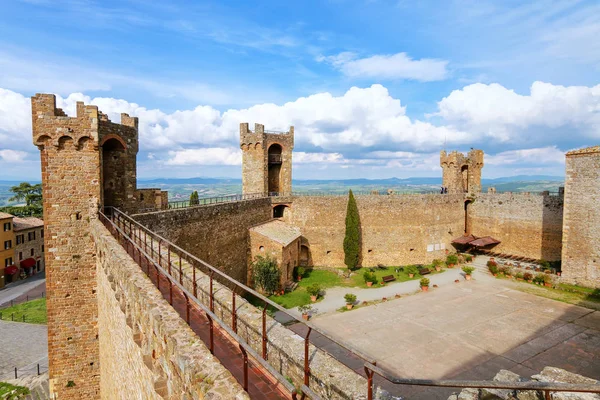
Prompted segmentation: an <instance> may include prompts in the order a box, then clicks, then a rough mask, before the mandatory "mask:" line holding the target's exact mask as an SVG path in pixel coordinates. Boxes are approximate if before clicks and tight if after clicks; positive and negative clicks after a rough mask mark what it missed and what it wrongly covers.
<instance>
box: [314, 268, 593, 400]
mask: <svg viewBox="0 0 600 400" xmlns="http://www.w3.org/2000/svg"><path fill="white" fill-rule="evenodd" d="M516 285H519V283H514V282H511V281H507V280H500V279H495V278H493V277H492V276H491V275H489V274H488V273H487V271H485V270H483V269H482V268H478V270H477V271H476V272H475V274H474V280H472V281H465V280H460V282H459V283H454V282H451V283H448V284H444V285H442V284H440V285H439V288H435V289H433V290H431V289H430V291H429V292H428V293H418V294H414V295H410V296H403V297H402V298H400V299H394V300H391V301H387V302H382V303H378V304H376V305H371V306H367V307H362V308H359V309H356V310H352V311H349V312H344V313H339V312H337V313H335V312H334V313H326V314H323V315H320V316H316V317H315V318H313V319H312V322H313V323H314V324H315V325H317V326H318V327H319V328H321V329H323V330H324V331H326V332H327V333H329V334H330V335H331V336H333V337H334V338H336V339H337V340H339V341H341V342H346V343H350V344H352V345H353V346H355V347H357V348H358V349H360V350H362V351H364V352H365V353H366V354H368V355H369V356H371V357H373V358H374V359H375V360H377V365H379V366H381V367H384V368H385V369H387V370H389V371H391V372H393V373H394V374H396V375H397V376H398V377H402V378H423V379H428V378H429V379H440V378H448V379H491V378H493V377H494V375H495V374H496V373H497V372H498V371H499V370H500V369H507V370H510V371H513V372H515V373H517V374H519V375H521V376H524V377H529V376H531V375H534V374H537V373H539V372H540V371H541V370H542V369H543V368H544V367H545V366H554V367H559V368H564V369H566V370H568V371H571V372H575V373H579V374H582V375H585V376H588V377H591V378H595V379H598V378H600V351H598V349H600V311H594V310H591V309H588V308H584V307H580V306H576V305H571V304H566V303H562V302H559V301H555V300H550V299H546V298H543V297H539V296H536V295H533V294H529V293H524V292H521V291H519V290H517V286H516ZM520 285H525V284H523V283H520ZM356 367H357V368H356V369H357V371H358V370H359V369H360V371H359V372H361V371H362V368H361V367H360V365H359V364H357V365H356ZM363 374H364V373H363ZM377 382H378V383H381V380H379V381H377ZM383 386H384V387H385V388H386V389H388V390H390V391H391V392H392V393H395V394H400V395H402V396H404V397H407V398H410V399H436V398H440V399H442V398H443V399H446V398H447V396H448V394H449V393H451V392H452V391H453V390H452V389H449V390H448V389H427V388H424V387H406V386H405V387H400V386H396V387H394V385H389V384H386V383H385V382H384V384H383Z"/></svg>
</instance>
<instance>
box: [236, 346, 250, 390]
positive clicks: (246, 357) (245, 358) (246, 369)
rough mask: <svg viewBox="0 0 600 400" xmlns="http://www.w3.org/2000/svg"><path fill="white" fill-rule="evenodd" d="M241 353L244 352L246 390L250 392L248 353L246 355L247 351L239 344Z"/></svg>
mask: <svg viewBox="0 0 600 400" xmlns="http://www.w3.org/2000/svg"><path fill="white" fill-rule="evenodd" d="M238 346H239V347H240V351H241V352H242V356H243V357H244V390H245V391H246V392H247V391H248V353H246V349H245V348H244V347H243V346H242V345H241V344H239V345H238Z"/></svg>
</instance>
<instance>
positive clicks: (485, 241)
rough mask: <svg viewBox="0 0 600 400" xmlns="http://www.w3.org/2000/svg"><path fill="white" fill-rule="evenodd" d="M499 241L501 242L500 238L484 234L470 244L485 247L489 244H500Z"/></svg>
mask: <svg viewBox="0 0 600 400" xmlns="http://www.w3.org/2000/svg"><path fill="white" fill-rule="evenodd" d="M498 243H500V241H499V240H496V239H494V238H493V237H491V236H484V237H481V238H479V239H476V240H473V241H472V242H471V243H469V244H470V245H471V246H475V247H484V246H489V245H491V244H498Z"/></svg>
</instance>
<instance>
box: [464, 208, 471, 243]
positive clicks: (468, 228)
mask: <svg viewBox="0 0 600 400" xmlns="http://www.w3.org/2000/svg"><path fill="white" fill-rule="evenodd" d="M471 203H472V201H471V200H466V201H465V236H468V235H470V234H471V220H470V218H469V206H470V205H471Z"/></svg>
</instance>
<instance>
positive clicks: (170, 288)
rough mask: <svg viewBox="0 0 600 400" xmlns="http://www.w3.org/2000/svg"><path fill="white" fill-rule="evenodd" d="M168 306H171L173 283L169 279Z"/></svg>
mask: <svg viewBox="0 0 600 400" xmlns="http://www.w3.org/2000/svg"><path fill="white" fill-rule="evenodd" d="M169 283H170V285H169V304H170V305H173V282H172V281H171V280H170V279H169Z"/></svg>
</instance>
